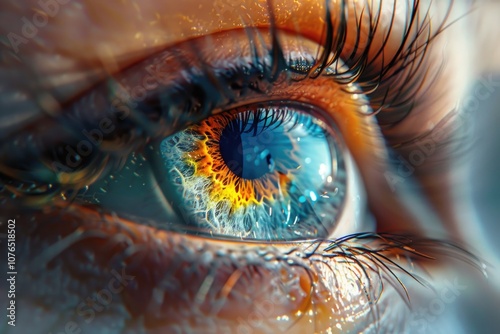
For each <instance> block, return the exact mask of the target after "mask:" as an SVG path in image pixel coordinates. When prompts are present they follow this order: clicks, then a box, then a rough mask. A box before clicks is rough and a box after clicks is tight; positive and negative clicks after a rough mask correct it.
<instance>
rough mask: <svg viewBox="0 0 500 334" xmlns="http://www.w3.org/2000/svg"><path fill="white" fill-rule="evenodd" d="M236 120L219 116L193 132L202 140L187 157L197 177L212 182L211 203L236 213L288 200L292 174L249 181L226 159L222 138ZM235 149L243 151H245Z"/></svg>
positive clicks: (269, 174)
mask: <svg viewBox="0 0 500 334" xmlns="http://www.w3.org/2000/svg"><path fill="white" fill-rule="evenodd" d="M236 117H237V115H215V116H212V117H209V118H208V119H206V120H204V121H202V122H201V123H199V124H196V125H193V126H191V127H190V128H189V130H190V131H194V132H195V133H196V134H197V135H198V136H199V137H201V138H202V139H200V140H197V143H196V148H195V150H193V151H192V152H186V153H185V155H184V159H185V161H186V163H188V164H190V165H191V166H192V167H193V168H194V176H201V177H204V178H207V179H209V180H211V182H210V184H211V186H210V189H207V190H208V192H209V196H210V199H211V200H212V201H213V203H218V202H220V201H229V202H230V203H231V208H232V210H233V211H235V210H237V209H239V208H244V207H247V206H248V205H250V204H262V203H263V202H264V200H267V201H268V202H273V201H274V200H277V199H280V198H283V197H287V191H286V189H288V186H289V185H290V183H291V181H292V179H293V176H292V175H291V173H290V172H287V174H284V173H281V172H278V171H274V172H272V173H267V174H266V175H264V176H262V177H260V178H258V179H254V180H247V179H243V178H241V177H240V176H238V175H236V174H235V173H234V172H233V171H232V170H231V169H230V168H229V166H228V165H227V164H226V162H225V161H224V159H223V158H222V155H221V152H220V148H219V139H220V136H221V134H222V131H223V130H224V128H225V127H226V126H227V125H228V124H229V123H230V122H232V121H234V120H235V119H236ZM198 136H197V137H198ZM234 149H235V150H241V149H242V147H234ZM250 163H251V162H250Z"/></svg>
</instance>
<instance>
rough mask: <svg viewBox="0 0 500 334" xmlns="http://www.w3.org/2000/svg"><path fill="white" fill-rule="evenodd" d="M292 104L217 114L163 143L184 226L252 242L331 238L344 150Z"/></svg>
mask: <svg viewBox="0 0 500 334" xmlns="http://www.w3.org/2000/svg"><path fill="white" fill-rule="evenodd" d="M292 104H293V103H291V102H289V101H281V102H278V103H267V104H266V105H265V106H248V107H243V108H240V109H243V110H240V111H236V113H229V114H228V113H224V114H218V115H215V116H211V117H209V118H208V119H207V120H205V121H203V122H201V123H199V124H197V125H193V126H191V127H189V128H188V129H187V130H185V131H181V132H180V133H178V134H175V135H173V136H170V137H168V138H166V139H164V140H163V141H162V143H161V147H160V151H161V156H162V159H163V166H164V172H165V173H168V174H170V180H172V184H171V185H170V187H169V188H171V189H172V190H173V191H172V193H174V194H175V198H177V199H178V200H177V201H176V202H175V203H176V207H177V211H179V212H180V213H181V215H182V216H183V217H187V219H188V221H189V223H190V224H189V225H192V226H194V227H197V228H199V229H200V230H202V231H205V233H210V234H216V235H226V236H233V237H236V236H237V237H245V238H254V239H267V240H280V239H283V240H293V239H308V238H326V237H328V236H329V234H330V233H331V231H332V229H333V227H334V226H335V222H336V220H337V216H338V212H339V211H340V210H341V206H342V203H343V200H344V196H345V183H346V182H345V173H346V170H345V166H344V162H343V153H344V152H342V150H343V147H342V146H341V145H340V144H339V142H338V140H336V138H335V135H336V134H333V135H331V133H332V132H333V130H330V129H327V128H326V124H325V123H324V122H323V121H321V120H320V119H319V118H317V117H319V115H317V116H316V117H315V116H314V113H313V112H312V111H314V109H313V108H312V107H311V106H306V105H297V107H296V108H292V107H291V105H292ZM262 105H264V104H262ZM306 112H307V114H306ZM337 131H338V130H337Z"/></svg>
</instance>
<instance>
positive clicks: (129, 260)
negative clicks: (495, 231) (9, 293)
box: [19, 207, 405, 333]
mask: <svg viewBox="0 0 500 334" xmlns="http://www.w3.org/2000/svg"><path fill="white" fill-rule="evenodd" d="M24 218H25V217H22V218H20V220H19V221H23V220H24ZM32 224H33V225H32V226H31V228H30V230H31V231H30V232H26V231H23V232H22V233H26V234H23V239H22V240H25V241H27V240H30V249H32V251H33V252H36V250H37V249H44V250H43V251H42V252H41V253H39V254H37V255H35V254H33V253H31V252H29V251H28V252H26V251H27V249H28V248H22V249H23V252H21V253H20V254H19V258H20V260H23V261H28V262H26V263H31V265H29V266H26V267H25V270H27V271H26V272H24V273H23V276H22V277H31V275H35V276H36V277H38V278H37V281H36V282H37V284H33V282H29V281H28V282H26V281H23V282H22V283H21V284H28V285H27V286H25V285H21V286H22V287H23V289H20V290H19V291H21V296H20V299H21V300H23V301H24V298H25V297H27V296H30V297H33V298H34V300H38V302H39V303H40V305H43V304H44V303H45V302H47V301H49V300H51V299H47V298H54V296H51V295H50V294H48V295H47V293H50V289H49V290H47V289H45V288H44V286H43V285H44V284H52V283H50V282H54V279H55V280H58V281H61V282H62V285H63V286H64V289H60V290H58V291H59V292H60V293H63V294H64V295H61V296H60V297H61V298H62V299H60V300H59V301H60V302H61V303H64V304H65V306H64V307H65V310H66V313H62V314H67V315H68V316H69V317H74V318H73V319H74V320H75V321H77V323H79V324H81V325H84V326H85V323H86V321H85V319H86V318H87V316H88V314H87V313H86V312H84V311H85V310H88V309H90V306H88V307H85V306H82V304H74V302H72V301H71V300H67V299H66V298H67V296H68V295H65V294H66V293H67V292H66V289H69V290H71V289H72V288H71V287H72V286H73V287H74V286H77V287H78V289H77V290H75V291H74V293H77V294H78V296H79V298H77V299H76V301H77V303H78V302H80V300H85V299H86V297H87V296H86V295H85V294H88V296H89V297H90V298H93V297H92V296H95V295H94V293H95V292H98V291H102V290H106V289H108V290H109V289H111V287H110V285H109V284H110V282H111V280H112V279H116V278H117V277H118V276H121V277H122V278H123V277H126V278H125V281H123V280H122V281H121V282H122V283H123V286H124V287H123V290H121V291H119V292H117V293H116V294H114V293H113V294H112V303H111V304H109V305H108V307H109V311H108V312H111V314H113V313H116V312H117V313H118V314H119V316H120V317H121V318H128V319H129V322H128V324H129V325H130V326H136V325H138V324H141V326H144V327H145V328H146V330H153V329H158V328H162V327H163V326H165V328H169V326H171V325H173V323H175V324H176V325H174V327H176V326H187V327H185V329H186V330H187V329H188V328H191V329H192V328H193V327H190V326H198V325H201V326H203V327H204V328H205V326H208V327H207V328H209V327H210V323H204V321H203V319H204V318H203V317H208V318H206V319H207V320H208V319H209V318H211V317H212V318H213V317H216V318H217V319H218V321H220V322H219V323H218V326H219V325H221V326H222V327H224V326H227V327H228V328H232V329H233V330H234V329H238V326H240V325H241V322H239V321H238V322H235V320H237V319H239V317H242V316H243V317H244V314H248V312H249V310H253V312H255V313H257V314H260V315H259V317H261V319H260V320H261V323H262V326H263V327H258V326H257V328H261V329H262V331H263V332H267V331H266V330H265V328H266V326H270V327H268V328H273V329H274V330H275V329H276V328H278V329H279V328H281V329H283V330H287V332H290V333H295V332H297V333H302V332H304V330H306V331H307V332H311V331H324V330H327V328H328V327H329V326H331V325H332V324H333V325H334V324H338V325H337V328H342V329H343V330H349V329H351V330H354V331H358V330H363V329H365V328H367V327H368V326H369V325H370V324H372V323H373V322H374V321H376V320H375V318H374V317H375V313H372V307H373V305H371V304H370V303H367V298H368V300H379V299H380V298H381V294H382V296H385V297H383V298H386V299H387V298H390V300H391V301H390V303H391V307H393V306H394V305H395V304H397V303H401V304H402V305H403V304H404V301H403V299H401V298H400V297H398V296H395V295H394V294H395V293H396V291H392V292H391V291H390V290H391V289H392V288H390V289H389V288H386V291H384V292H383V293H382V290H381V287H380V286H379V284H381V281H380V279H381V278H382V277H384V278H383V279H384V280H386V281H390V280H392V278H391V277H390V276H385V274H383V276H379V275H380V272H379V271H378V270H376V269H374V268H375V267H374V266H376V265H377V263H376V262H373V263H371V261H369V260H368V259H369V258H365V257H364V256H361V255H359V257H358V259H357V260H356V261H347V262H346V260H347V259H344V258H343V257H340V258H339V260H338V261H337V260H336V258H330V259H329V258H327V257H324V256H323V255H320V252H318V253H317V254H313V253H312V252H313V250H314V248H316V246H315V244H314V243H313V244H311V245H309V246H308V247H306V245H307V244H301V243H295V244H288V245H285V244H283V245H281V246H280V245H278V244H277V245H275V246H260V247H259V246H256V245H255V244H248V245H243V244H241V243H238V242H216V243H215V242H214V241H212V240H209V239H203V238H197V237H186V236H181V235H177V234H175V233H166V232H154V231H152V230H150V229H149V228H146V227H138V226H137V225H136V224H133V223H128V222H125V221H118V220H116V219H115V218H112V217H109V216H100V215H99V214H97V213H94V212H92V211H90V210H88V209H82V208H77V207H74V208H71V209H69V210H65V211H64V212H63V211H61V212H58V211H53V212H47V213H45V214H44V215H43V217H42V216H37V217H36V219H35V220H34V221H33V222H32ZM117 232H119V233H117ZM61 245H64V246H61ZM285 254H288V255H285ZM301 254H302V255H301ZM305 254H310V255H307V256H306V255H305ZM332 254H333V253H332ZM28 259H31V261H29V260H28ZM357 261H361V262H362V263H365V262H366V264H363V265H362V266H364V267H363V268H362V267H361V265H360V264H359V263H358V262H357ZM370 263H371V266H372V267H371V269H370V267H369V266H366V265H370ZM42 268H46V269H43V270H42ZM39 270H42V271H39ZM61 270H62V271H61ZM367 274H368V275H369V276H365V275H367ZM58 275H64V277H65V278H63V277H60V276H58ZM66 275H68V276H66ZM117 275H118V276H117ZM57 277H59V278H57ZM86 277H89V278H91V279H85V278H86ZM368 277H370V278H368ZM113 282H114V283H113V284H115V283H116V281H113ZM259 282H260V283H259ZM386 283H387V282H386ZM396 284H397V283H396ZM113 287H114V288H116V284H115V285H114V286H113ZM334 287H335V288H334ZM400 288H401V287H400ZM102 294H103V295H104V292H103V293H102ZM367 294H368V295H367ZM94 298H95V297H94ZM97 298H98V299H97V301H99V300H100V299H99V298H100V297H97ZM386 299H383V300H379V302H378V303H379V307H380V308H381V310H383V309H384V308H385V307H387V306H388V305H387V302H388V300H386ZM172 301H176V303H175V304H172ZM49 304H50V305H46V307H49V308H54V309H55V310H56V311H57V308H58V307H61V306H58V305H59V304H57V303H56V304H53V303H50V302H49ZM90 305H91V304H90ZM97 306H99V305H96V306H95V307H97ZM123 308H125V310H126V312H127V313H128V315H124V314H123V313H121V312H123V311H124V309H123ZM263 310H265V312H263ZM68 312H69V313H68ZM402 312H403V313H404V312H405V311H402ZM75 313H76V314H75ZM95 313H96V316H97V318H99V317H100V316H102V315H103V314H100V312H98V311H96V312H95ZM332 315H333V317H332ZM193 317H195V318H193ZM200 317H201V318H200ZM179 319H183V321H184V322H183V324H182V323H179V322H178V320H179ZM196 319H197V320H196ZM247 321H249V320H248V319H245V320H244V321H243V322H244V324H245V326H246V325H248V323H247ZM91 325H92V324H91ZM251 326H253V325H251Z"/></svg>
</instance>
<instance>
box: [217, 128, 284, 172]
mask: <svg viewBox="0 0 500 334" xmlns="http://www.w3.org/2000/svg"><path fill="white" fill-rule="evenodd" d="M265 132H266V130H264V131H259V133H258V134H257V135H255V136H254V133H253V131H250V133H245V132H243V133H242V131H241V128H240V126H239V121H238V120H233V121H232V122H231V123H230V124H228V125H227V126H226V127H225V128H224V130H222V133H221V136H220V139H219V150H220V154H221V156H222V159H223V160H224V163H225V164H226V166H227V167H228V168H229V169H230V170H231V171H232V172H233V173H234V174H235V175H237V176H238V177H241V178H243V179H247V180H254V179H258V178H260V177H262V176H264V175H265V174H266V173H268V172H269V171H272V169H273V168H274V167H273V166H274V161H273V156H272V154H271V153H270V151H269V149H267V148H266V145H264V144H263V142H265V140H262V138H261V137H265ZM263 134H264V135H263Z"/></svg>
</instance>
